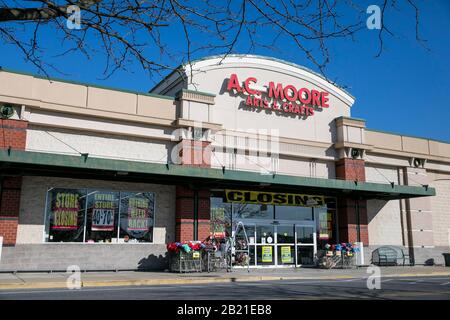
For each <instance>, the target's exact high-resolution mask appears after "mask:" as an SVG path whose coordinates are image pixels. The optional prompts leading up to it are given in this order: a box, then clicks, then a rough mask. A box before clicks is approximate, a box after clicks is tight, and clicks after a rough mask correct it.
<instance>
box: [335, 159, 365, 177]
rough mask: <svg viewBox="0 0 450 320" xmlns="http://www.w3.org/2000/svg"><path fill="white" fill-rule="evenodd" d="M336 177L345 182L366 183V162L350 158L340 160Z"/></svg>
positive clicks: (337, 164)
mask: <svg viewBox="0 0 450 320" xmlns="http://www.w3.org/2000/svg"><path fill="white" fill-rule="evenodd" d="M336 177H337V178H338V179H343V180H352V181H366V168H365V162H364V160H362V159H349V158H343V159H340V160H339V161H337V162H336Z"/></svg>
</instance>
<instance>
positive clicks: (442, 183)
mask: <svg viewBox="0 0 450 320" xmlns="http://www.w3.org/2000/svg"><path fill="white" fill-rule="evenodd" d="M435 178H436V179H437V180H434V181H432V182H431V183H430V184H431V187H433V188H436V196H435V197H432V198H431V208H432V214H433V231H434V245H435V246H450V175H438V176H437V177H435Z"/></svg>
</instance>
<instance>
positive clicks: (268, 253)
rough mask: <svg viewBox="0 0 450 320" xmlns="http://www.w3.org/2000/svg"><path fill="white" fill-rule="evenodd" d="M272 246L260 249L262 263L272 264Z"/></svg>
mask: <svg viewBox="0 0 450 320" xmlns="http://www.w3.org/2000/svg"><path fill="white" fill-rule="evenodd" d="M272 256H273V255H272V246H263V247H262V262H272V261H273V257H272Z"/></svg>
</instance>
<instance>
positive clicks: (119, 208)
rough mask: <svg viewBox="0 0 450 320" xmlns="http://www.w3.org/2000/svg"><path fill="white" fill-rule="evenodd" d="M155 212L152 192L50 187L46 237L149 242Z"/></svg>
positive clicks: (85, 240)
mask: <svg viewBox="0 0 450 320" xmlns="http://www.w3.org/2000/svg"><path fill="white" fill-rule="evenodd" d="M154 216H155V194H154V193H151V192H138V193H135V192H117V191H110V190H90V189H67V188H51V189H49V190H48V192H47V204H46V221H45V230H46V237H45V241H46V242H88V243H94V242H100V243H111V242H131V243H133V242H151V241H153V225H154ZM118 235H119V236H118Z"/></svg>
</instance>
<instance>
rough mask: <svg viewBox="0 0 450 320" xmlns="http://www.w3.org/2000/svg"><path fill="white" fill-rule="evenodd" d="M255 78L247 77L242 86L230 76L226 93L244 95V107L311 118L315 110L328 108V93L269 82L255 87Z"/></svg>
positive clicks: (236, 79) (233, 75)
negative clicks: (245, 96)
mask: <svg viewBox="0 0 450 320" xmlns="http://www.w3.org/2000/svg"><path fill="white" fill-rule="evenodd" d="M257 82H258V80H257V79H256V78H255V77H248V78H247V79H245V81H244V82H243V84H242V83H241V82H240V81H239V79H238V76H237V75H236V74H234V73H233V74H231V76H230V79H229V80H228V84H227V91H228V92H233V93H238V94H241V93H243V94H246V95H247V98H246V100H245V105H246V106H248V107H258V108H263V109H270V110H274V111H280V112H283V113H287V114H299V115H301V116H313V115H314V112H315V111H316V110H321V109H322V108H329V104H328V101H329V98H328V95H329V93H328V92H326V91H318V90H314V89H308V88H299V89H298V88H296V87H295V86H293V85H292V84H288V85H283V84H281V83H277V84H275V82H273V81H271V82H269V85H268V87H267V86H260V85H257Z"/></svg>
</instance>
